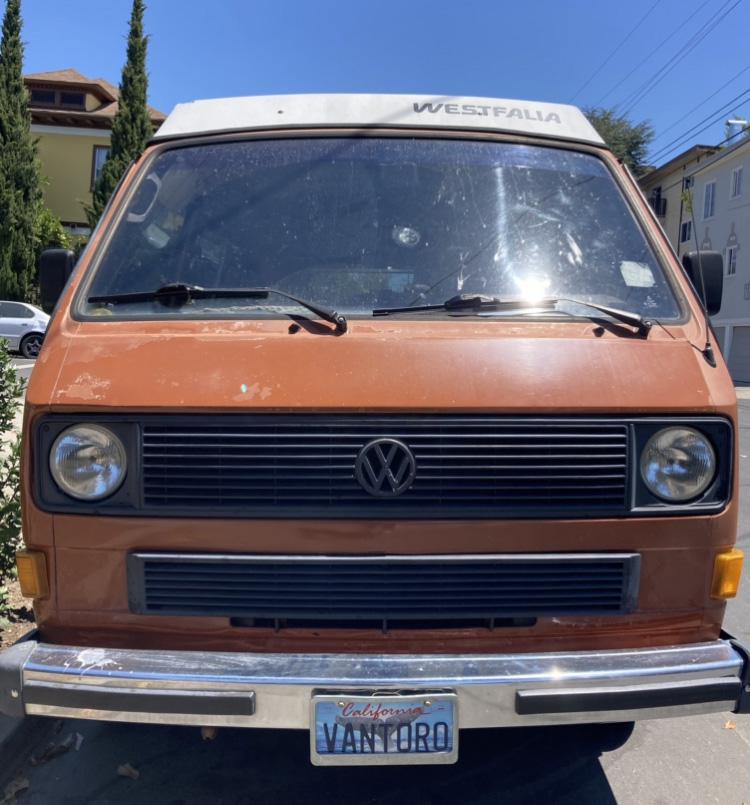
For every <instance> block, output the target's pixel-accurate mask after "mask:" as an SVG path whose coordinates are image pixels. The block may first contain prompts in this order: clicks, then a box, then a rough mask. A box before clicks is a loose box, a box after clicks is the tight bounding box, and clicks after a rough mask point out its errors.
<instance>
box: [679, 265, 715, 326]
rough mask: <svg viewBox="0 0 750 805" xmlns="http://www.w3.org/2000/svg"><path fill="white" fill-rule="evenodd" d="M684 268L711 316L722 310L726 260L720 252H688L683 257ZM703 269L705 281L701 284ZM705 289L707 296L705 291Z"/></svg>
mask: <svg viewBox="0 0 750 805" xmlns="http://www.w3.org/2000/svg"><path fill="white" fill-rule="evenodd" d="M682 267H683V268H684V269H685V273H686V274H687V275H688V277H690V282H692V283H693V288H695V290H696V292H697V294H698V296H699V297H700V298H701V299H702V300H703V304H704V305H705V306H706V310H707V311H708V315H709V316H713V315H715V314H716V313H718V312H719V311H720V310H721V291H722V287H723V285H724V260H723V258H722V256H721V254H719V252H704V251H701V252H700V262H698V252H688V253H687V254H683V255H682ZM701 268H702V269H703V281H702V282H701ZM704 287H705V296H704V294H703V289H704Z"/></svg>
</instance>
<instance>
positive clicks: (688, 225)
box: [680, 221, 693, 243]
mask: <svg viewBox="0 0 750 805" xmlns="http://www.w3.org/2000/svg"><path fill="white" fill-rule="evenodd" d="M692 237H693V222H692V221H683V222H682V225H681V226H680V243H687V241H689V240H690V238H692Z"/></svg>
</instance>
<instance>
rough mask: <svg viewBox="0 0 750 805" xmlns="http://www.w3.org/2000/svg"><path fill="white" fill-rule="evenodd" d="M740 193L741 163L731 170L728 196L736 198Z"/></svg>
mask: <svg viewBox="0 0 750 805" xmlns="http://www.w3.org/2000/svg"><path fill="white" fill-rule="evenodd" d="M741 195H742V165H740V167H739V168H735V169H734V170H733V171H732V178H731V179H730V180H729V197H730V198H737V197H738V196H741Z"/></svg>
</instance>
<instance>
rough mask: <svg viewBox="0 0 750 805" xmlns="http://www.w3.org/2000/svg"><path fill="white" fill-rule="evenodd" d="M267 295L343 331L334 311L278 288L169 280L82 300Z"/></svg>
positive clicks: (180, 301)
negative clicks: (212, 285)
mask: <svg viewBox="0 0 750 805" xmlns="http://www.w3.org/2000/svg"><path fill="white" fill-rule="evenodd" d="M271 294H276V295H278V296H283V297H284V298H285V299H289V300H290V301H292V302H296V303H297V304H298V305H301V306H302V307H306V308H307V309H308V310H310V311H311V312H313V313H315V315H316V316H319V317H320V318H321V319H323V321H329V322H331V324H335V325H336V330H337V331H338V332H340V333H345V332H346V330H347V327H348V325H347V321H346V318H345V317H344V316H343V315H342V314H341V313H337V312H336V311H335V310H331V309H330V308H328V307H324V306H323V305H319V304H317V302H308V301H306V300H305V299H300V298H299V297H297V296H292V294H290V293H287V292H286V291H280V290H279V289H278V288H202V287H201V286H200V285H188V284H187V283H183V282H170V283H169V284H167V285H162V287H161V288H157V289H156V290H154V291H135V292H132V293H113V294H101V295H98V296H90V297H89V298H88V299H87V300H86V301H87V302H89V303H91V304H97V303H98V304H112V305H117V304H127V303H138V302H160V303H161V304H162V305H164V307H182V306H183V305H186V304H188V302H190V301H191V300H192V299H268V297H269V296H270V295H271Z"/></svg>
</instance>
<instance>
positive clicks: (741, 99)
mask: <svg viewBox="0 0 750 805" xmlns="http://www.w3.org/2000/svg"><path fill="white" fill-rule="evenodd" d="M748 93H750V87H748V89H744V90H743V91H742V92H741V93H740V94H739V95H736V96H735V97H734V98H732V100H731V101H727V102H726V103H724V104H722V105H721V106H720V107H719V108H718V109H714V111H713V112H711V113H710V114H708V115H706V117H704V118H703V119H702V120H699V121H698V122H697V123H696V124H695V125H694V126H691V127H690V128H689V129H688V130H687V131H683V132H682V134H679V135H678V136H677V137H675V139H674V140H671V141H670V142H668V143H667V144H666V145H664V146H662V147H661V148H659V149H658V150H657V151H655V152H654V154H653V155H652V158H655V159H658V158H659V157H660V155H661V154H662V152H664V151H667V150H669V149H670V146H672V145H674V144H675V143H679V142H681V141H683V140H686V139H689V138H690V137H692V136H693V135H695V134H700V132H697V131H695V129H697V128H698V127H699V126H701V125H702V124H703V123H705V122H706V121H708V120H709V119H711V120H713V118H715V117H716V116H717V115H718V116H719V117H721V116H722V115H725V114H726V113H727V111H728V110H729V109H730V108H731V107H732V106H733V105H734V104H735V103H744V102H745V101H746V100H747V98H744V97H743V96H745V95H747V94H748ZM710 125H713V124H711V123H709V126H710ZM701 131H705V129H701ZM671 150H674V149H671Z"/></svg>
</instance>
